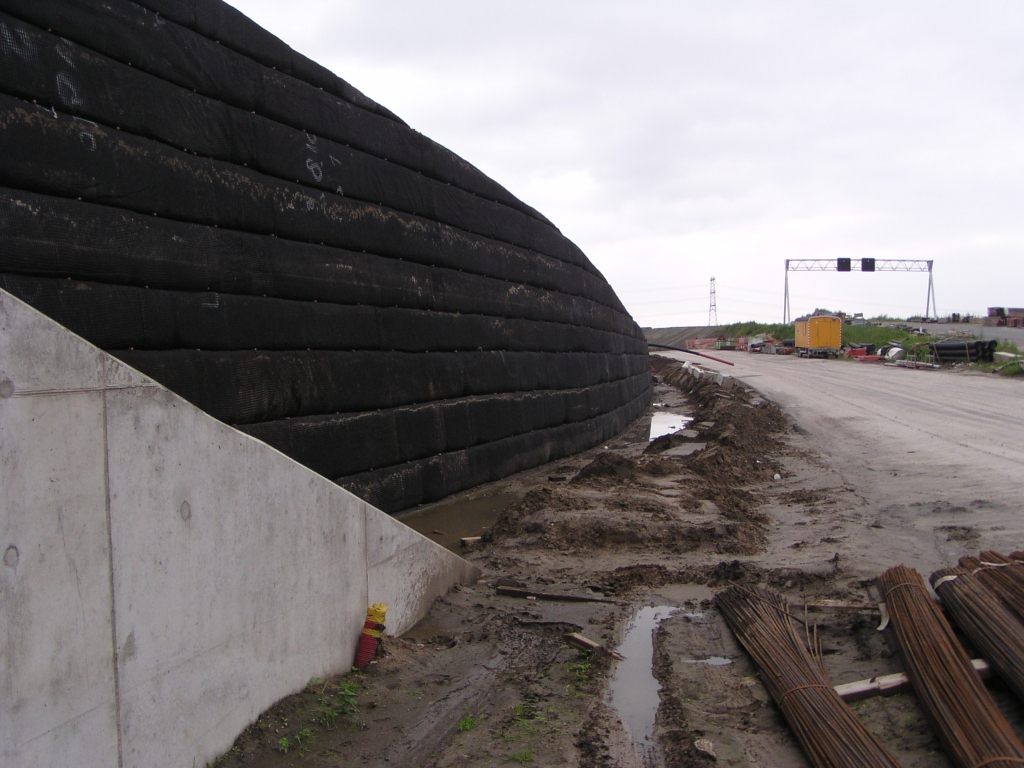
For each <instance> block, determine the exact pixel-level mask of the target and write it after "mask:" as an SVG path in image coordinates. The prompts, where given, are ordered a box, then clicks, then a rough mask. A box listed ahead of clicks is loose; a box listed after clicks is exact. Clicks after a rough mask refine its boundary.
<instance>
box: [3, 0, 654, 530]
mask: <svg viewBox="0 0 1024 768" xmlns="http://www.w3.org/2000/svg"><path fill="white" fill-rule="evenodd" d="M0 146H2V147H3V151H2V152H0V288H3V289H4V290H7V291H9V292H10V293H12V294H14V295H15V296H17V297H19V298H21V299H23V300H24V301H26V302H27V303H29V304H31V305H32V306H33V307H35V308H37V309H39V310H40V311H42V312H44V313H45V314H47V315H49V316H50V317H52V318H54V319H55V320H57V321H58V322H59V323H61V324H62V325H64V326H66V327H67V328H69V329H70V330H72V331H74V332H75V333H77V334H79V335H81V336H83V337H84V338H85V339H87V340H89V341H91V342H92V343H94V344H96V345H97V346H99V347H101V348H102V349H104V350H107V351H109V352H111V353H112V354H113V355H115V356H116V357H118V358H120V359H121V360H123V361H124V362H126V363H128V364H129V365H131V366H132V367H134V368H136V369H138V370H139V371H142V372H143V373H145V374H147V375H149V376H151V377H153V378H154V379H156V380H157V381H159V382H161V383H162V384H165V385H166V386H167V387H169V388H170V389H171V390H173V391H174V392H176V393H178V394H180V395H182V396H183V397H184V398H186V399H187V400H189V401H190V402H192V403H194V404H195V405H197V406H199V407H200V408H202V409H203V410H205V411H206V412H207V413H209V414H211V415H213V416H215V417H216V418H218V419H221V420H223V421H225V422H227V423H229V424H232V425H234V426H236V427H238V428H239V429H240V430H242V431H244V432H247V433H249V434H250V435H253V436H255V437H258V438H259V439H261V440H263V441H265V442H267V443H269V444H270V445H272V446H274V447H276V448H278V449H280V450H281V451H283V452H284V453H286V454H287V455H289V456H291V457H293V458H294V459H296V460H297V461H299V462H301V463H303V464H305V465H306V466H308V467H310V468H312V469H313V470H315V471H316V472H319V473H321V474H323V475H325V476H327V477H329V478H332V479H334V480H336V481H337V482H338V483H340V484H341V485H343V486H344V487H346V488H348V489H351V490H352V491H354V492H355V493H357V494H358V495H360V496H362V497H363V498H365V499H367V500H368V501H370V502H371V503H373V504H375V505H377V506H379V507H381V508H383V509H385V510H388V511H396V510H399V509H403V508H406V507H409V506H412V505H415V504H418V503H421V502H426V501H431V500H434V499H438V498H441V497H443V496H445V495H447V494H450V493H453V492H455V491H458V490H461V489H463V488H467V487H471V486H473V485H477V484H479V483H482V482H486V481H490V480H494V479H497V478H500V477H503V476H505V475H507V474H510V473H512V472H516V471H519V470H521V469H525V468H527V467H529V466H533V465H536V464H539V463H542V462H544V461H548V460H552V459H556V458H558V457H561V456H564V455H567V454H571V453H574V452H577V451H580V450H583V449H586V448H588V447H590V446H593V445H595V444H597V443H599V442H600V441H602V440H604V439H607V438H608V437H610V436H611V435H613V434H615V433H617V432H618V431H620V430H622V429H623V428H624V427H625V426H626V425H627V424H628V423H629V422H630V421H632V420H633V419H634V418H636V417H637V416H639V415H640V414H641V413H642V412H643V410H644V409H645V408H646V407H647V405H648V403H649V400H650V375H649V363H648V358H647V345H646V342H645V341H644V338H643V335H642V333H641V332H640V329H639V328H638V327H637V325H636V324H635V323H634V322H633V320H632V318H631V317H630V316H629V315H628V314H627V313H626V311H625V310H624V308H623V306H622V304H621V303H620V302H619V300H618V298H617V297H616V296H615V294H614V292H613V291H612V289H611V287H610V286H609V285H608V283H607V282H606V281H605V280H604V278H603V277H602V276H601V274H600V273H599V272H598V271H597V270H596V269H595V268H594V266H593V265H592V264H591V263H590V262H589V261H588V259H587V258H586V256H584V254H583V253H582V252H581V251H580V250H579V249H578V248H577V247H576V246H574V245H573V244H572V243H571V242H569V241H568V240H567V239H566V238H565V237H563V236H562V234H561V233H560V232H559V231H558V230H557V229H556V228H555V227H554V226H553V225H552V224H551V223H550V222H549V221H548V220H547V219H545V218H544V217H543V216H541V215H540V214H539V213H537V212H536V211H534V210H533V209H532V208H530V207H529V206H527V205H525V204H524V203H522V202H520V201H519V200H517V199H516V198H515V197H513V196H512V195H511V194H509V193H508V192H507V191H506V190H505V189H503V188H502V187H501V186H499V185H498V184H496V183H495V182H494V181H492V180H491V179H489V178H487V177H486V176H484V175H483V174H482V173H480V172H479V171H478V170H477V169H475V168H474V167H472V166H471V165H469V164H468V163H466V162H465V161H464V160H462V159H460V158H459V157H457V156H455V155H454V154H452V153H451V152H449V151H448V150H446V149H444V148H443V147H441V146H439V145H437V144H435V143H434V142H432V141H430V140H429V139H427V138H426V137H424V136H422V135H421V134H419V133H417V132H416V131H414V130H412V129H410V128H409V127H408V126H407V125H406V124H405V123H403V122H402V121H401V120H399V119H398V118H397V117H396V116H395V115H393V114H392V113H390V112H389V111H388V110H386V109H384V108H383V107H381V106H379V105H377V104H375V103H374V102H373V101H371V100H370V99H368V98H366V97H365V96H364V95H362V94H361V93H359V92H358V91H356V90H355V89H354V88H352V87H351V86H350V85H348V84H347V83H345V82H344V81H342V80H340V79H339V78H337V77H335V76H334V75H332V74H331V73H330V72H328V71H327V70H325V69H323V68H322V67H320V66H318V65H316V64H314V63H313V62H311V61H309V60H307V59H305V58H303V57H302V56H299V55H298V54H296V53H295V52H294V51H292V50H291V49H290V48H288V47H287V46H286V45H284V44H283V43H282V42H281V41H279V40H277V39H276V38H274V37H273V36H271V35H270V34H268V33H267V32H265V31H264V30H262V29H260V28H259V27H258V26H256V25H255V24H254V23H252V22H251V21H249V20H248V19H246V18H245V17H244V16H242V15H240V14H239V13H238V12H237V11H235V10H233V9H231V8H230V7H228V6H227V5H225V4H223V3H221V2H219V1H218V0H140V1H139V2H137V3H133V2H128V0H104V2H103V3H97V2H95V1H94V0H31V2H26V0H0Z"/></svg>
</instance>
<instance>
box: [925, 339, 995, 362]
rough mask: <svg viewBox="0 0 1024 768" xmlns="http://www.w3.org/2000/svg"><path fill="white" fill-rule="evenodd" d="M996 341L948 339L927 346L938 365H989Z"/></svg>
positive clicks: (992, 357)
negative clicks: (961, 363) (965, 363)
mask: <svg viewBox="0 0 1024 768" xmlns="http://www.w3.org/2000/svg"><path fill="white" fill-rule="evenodd" d="M997 344H998V342H997V341H995V340H994V339H990V340H988V341H981V340H975V341H968V340H957V339H949V340H947V341H936V342H932V343H930V344H929V345H928V348H929V349H930V350H931V353H932V354H933V355H935V359H936V360H938V361H939V362H940V363H957V362H968V363H991V362H992V361H993V360H995V351H996V345H997Z"/></svg>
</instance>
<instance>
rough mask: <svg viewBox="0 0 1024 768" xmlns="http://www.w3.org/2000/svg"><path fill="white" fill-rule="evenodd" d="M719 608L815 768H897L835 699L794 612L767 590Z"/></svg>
mask: <svg viewBox="0 0 1024 768" xmlns="http://www.w3.org/2000/svg"><path fill="white" fill-rule="evenodd" d="M716 602H717V604H718V607H719V609H720V610H721V611H722V615H723V616H725V620H726V622H727V623H728V624H729V628H730V629H732V631H733V633H734V634H735V635H736V637H737V638H738V639H739V641H740V642H741V643H742V644H743V647H744V648H746V649H747V652H748V653H749V654H750V655H751V657H752V658H753V659H754V662H755V663H756V664H757V666H758V667H759V668H760V670H761V673H762V680H763V681H764V684H765V687H767V688H768V692H769V693H770V694H771V696H772V698H773V699H774V700H775V703H776V704H777V705H778V707H779V709H780V710H782V714H783V715H784V716H785V718H786V722H787V723H789V727H790V728H792V729H793V733H794V734H795V735H796V738H797V740H798V741H799V742H800V746H801V747H803V750H804V753H805V754H806V755H807V757H808V759H809V760H810V761H811V763H812V764H813V765H815V766H819V767H824V766H829V767H830V768H831V767H833V766H834V767H835V768H839V767H840V766H842V767H847V766H848V768H866V767H870V766H898V765H899V763H897V762H896V760H895V759H894V758H893V757H892V755H890V754H889V753H888V751H886V749H885V747H883V746H882V744H881V742H879V741H878V739H876V738H875V737H874V736H873V735H872V734H871V733H870V732H869V731H868V730H867V729H866V728H865V727H864V725H863V723H861V721H860V720H859V719H858V718H857V716H856V715H855V714H854V713H853V710H851V709H850V707H849V706H848V705H847V704H846V702H844V701H843V700H842V699H841V698H840V697H839V694H837V693H836V691H835V689H834V688H833V687H832V683H831V682H830V681H829V679H828V676H827V675H826V674H825V671H824V670H823V669H822V667H821V665H820V663H818V661H816V660H815V659H813V658H811V655H810V654H809V653H808V652H807V649H806V648H805V647H804V645H803V644H802V643H801V642H800V638H799V637H798V636H797V633H796V631H795V630H794V628H793V624H792V622H791V616H790V614H789V606H788V605H787V604H786V601H785V600H784V599H783V598H782V597H781V596H780V595H778V594H776V593H775V592H772V591H770V590H767V589H761V588H755V589H747V588H745V587H739V586H733V587H730V588H729V589H727V590H725V591H724V592H722V593H721V594H719V595H718V597H717V599H716Z"/></svg>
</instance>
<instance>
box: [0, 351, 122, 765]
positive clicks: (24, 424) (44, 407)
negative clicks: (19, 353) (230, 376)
mask: <svg viewBox="0 0 1024 768" xmlns="http://www.w3.org/2000/svg"><path fill="white" fill-rule="evenodd" d="M3 360H4V364H5V365H6V366H8V367H7V372H6V373H7V376H9V377H10V378H8V379H7V380H8V381H12V380H13V381H15V382H19V383H20V382H21V381H23V380H25V379H23V378H22V377H21V376H20V375H19V374H20V373H24V372H25V371H24V369H23V370H21V371H12V370H11V368H10V363H11V360H10V358H7V357H6V356H5V357H4V358H3ZM90 372H91V373H95V369H93V370H92V371H90ZM28 380H29V381H31V383H32V384H33V385H35V386H36V388H37V389H38V388H39V385H41V384H44V380H43V379H41V378H39V377H28ZM45 383H50V384H52V383H54V382H53V380H52V379H50V380H49V381H48V382H45ZM102 429H103V396H102V394H101V393H100V392H96V391H93V392H84V393H78V394H74V395H71V396H69V397H55V396H52V395H35V396H33V395H27V394H26V393H25V392H15V393H14V394H13V395H12V396H11V397H4V398H0V550H2V557H3V560H2V564H0V765H3V766H8V765H18V766H33V768H35V767H36V766H38V767H39V768H44V766H51V765H54V762H53V759H54V756H55V755H57V754H59V755H61V756H62V758H63V759H64V760H66V762H65V764H67V765H74V764H78V765H109V766H116V765H117V726H116V712H115V706H114V702H115V696H114V669H113V664H112V661H111V650H112V647H113V645H112V643H113V632H112V628H111V611H110V557H109V550H108V541H107V525H106V490H105V487H104V483H103V477H104V467H103V451H102V449H101V446H99V445H97V444H96V441H95V438H96V435H97V434H102ZM32 435H38V436H41V438H42V439H33V438H32V437H31V436H32ZM68 478H80V481H79V482H74V483H72V482H69V481H68Z"/></svg>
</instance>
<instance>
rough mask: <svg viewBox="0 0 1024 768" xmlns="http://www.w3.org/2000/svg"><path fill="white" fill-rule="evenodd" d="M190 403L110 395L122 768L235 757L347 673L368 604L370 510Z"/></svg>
mask: <svg viewBox="0 0 1024 768" xmlns="http://www.w3.org/2000/svg"><path fill="white" fill-rule="evenodd" d="M179 402H180V401H179V399H178V398H177V397H176V396H174V395H172V394H171V393H170V392H168V391H166V390H163V389H154V390H140V389H130V390H119V391H114V392H110V393H108V395H107V413H108V417H107V418H108V442H109V449H108V450H109V456H110V467H111V471H110V509H111V526H112V531H113V540H114V548H115V560H114V562H115V567H114V591H115V594H116V596H117V603H118V615H117V619H118V621H117V634H118V638H117V646H118V651H119V653H118V663H119V671H120V683H121V691H122V696H121V719H122V726H123V731H124V743H123V750H124V764H125V766H133V765H144V764H145V763H143V762H141V757H142V756H150V757H151V756H153V755H154V754H155V755H157V757H158V758H160V760H161V761H163V762H164V763H165V764H167V765H171V764H174V763H175V762H178V763H180V762H181V757H182V750H183V749H186V750H187V754H210V753H217V752H222V751H224V750H226V749H227V748H228V747H230V745H231V742H232V741H233V740H234V736H235V735H236V734H237V733H238V732H239V731H241V730H242V729H244V728H245V727H246V726H247V725H248V724H249V723H250V722H252V721H253V720H254V719H255V718H256V717H257V716H258V715H259V713H260V712H262V711H263V710H264V709H265V708H266V707H267V706H268V703H272V702H273V701H275V700H276V699H277V698H278V697H279V696H280V692H281V691H293V690H297V689H299V688H302V686H303V685H305V683H306V682H307V681H308V680H309V678H310V677H314V676H318V677H320V676H326V675H328V674H330V673H332V672H336V671H338V670H339V669H344V668H345V667H346V666H347V665H349V664H351V659H350V658H349V657H350V655H351V653H352V649H354V648H355V645H356V642H357V640H358V634H359V631H360V625H359V622H358V621H352V619H351V617H353V616H356V617H358V616H360V615H361V614H362V612H364V611H365V610H366V605H367V602H366V600H367V598H366V564H365V560H364V558H363V557H361V556H358V555H361V554H362V550H363V547H364V544H363V542H364V538H365V537H364V522H363V520H364V517H363V514H362V506H363V504H362V502H353V500H352V499H351V498H345V497H344V496H342V494H339V493H337V492H335V490H334V488H332V487H330V485H329V484H327V483H324V482H323V481H322V478H319V477H317V476H316V475H314V474H312V473H311V472H309V471H307V470H305V469H304V468H303V467H301V466H300V465H298V464H295V463H293V462H291V461H282V460H281V459H282V456H281V455H280V454H278V453H277V452H276V451H271V450H268V449H267V446H265V445H264V444H262V443H259V442H257V441H256V440H254V439H252V438H250V437H248V436H246V435H243V434H242V433H240V432H236V431H235V430H232V429H230V428H228V427H225V426H224V425H222V424H218V423H217V422H215V421H214V420H212V419H210V418H209V417H208V416H206V415H205V414H203V413H202V412H200V411H198V410H197V409H194V408H186V407H179V406H178V403H179ZM349 552H355V553H358V554H357V556H352V555H351V554H348V553H349ZM122 553H124V554H127V553H132V556H131V557H125V556H122ZM346 618H347V619H348V620H347V621H346ZM182 627H189V628H193V630H192V631H188V632H181V631H179V628H182ZM254 667H255V668H258V672H257V673H256V674H254ZM225 701H230V702H231V706H230V708H227V709H225V707H224V702H225ZM168 713H178V714H179V717H178V718H173V717H169V716H168ZM196 723H202V724H204V725H203V726H202V727H200V728H196V727H195V724H196Z"/></svg>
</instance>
